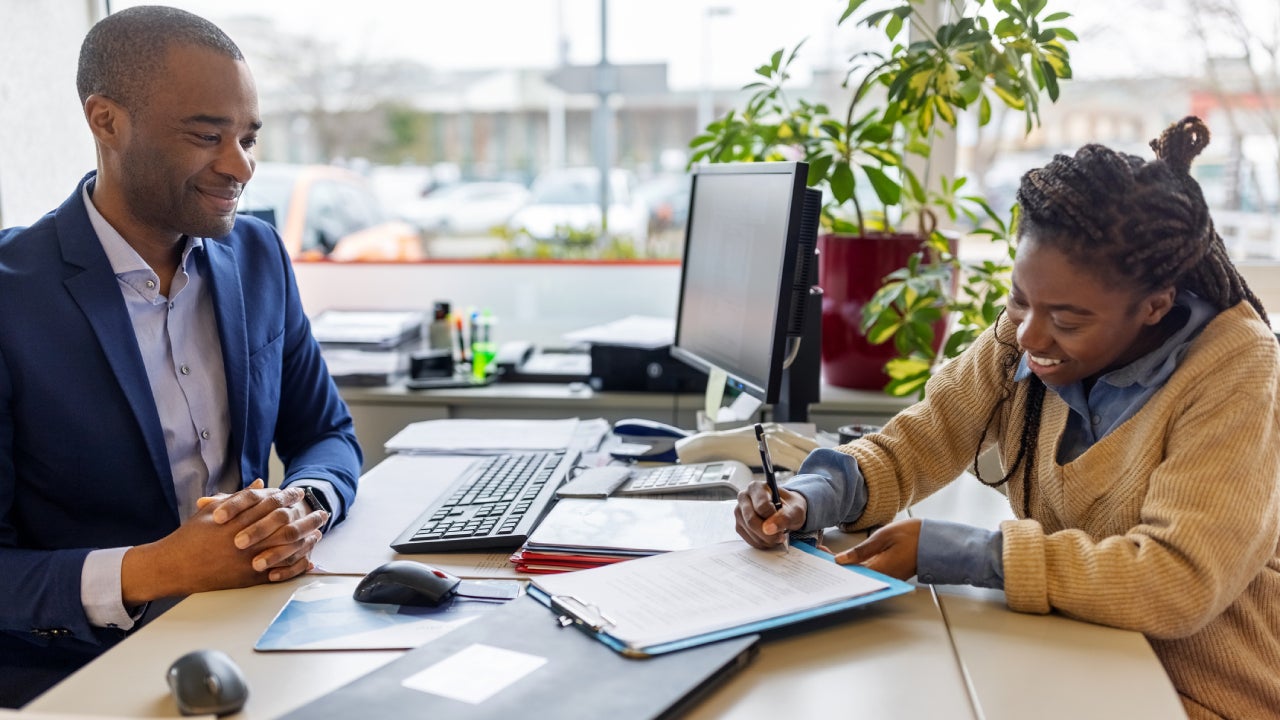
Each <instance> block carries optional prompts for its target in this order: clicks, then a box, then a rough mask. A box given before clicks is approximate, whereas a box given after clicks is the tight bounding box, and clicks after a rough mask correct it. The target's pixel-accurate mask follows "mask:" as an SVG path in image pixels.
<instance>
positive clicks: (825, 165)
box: [808, 155, 831, 187]
mask: <svg viewBox="0 0 1280 720" xmlns="http://www.w3.org/2000/svg"><path fill="white" fill-rule="evenodd" d="M830 169H831V156H830V155H823V156H821V157H816V158H814V159H812V160H810V161H809V179H808V185H809V187H813V186H814V185H817V184H818V183H820V182H822V181H823V180H825V179H826V177H827V171H828V170H830Z"/></svg>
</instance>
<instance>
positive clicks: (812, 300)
mask: <svg viewBox="0 0 1280 720" xmlns="http://www.w3.org/2000/svg"><path fill="white" fill-rule="evenodd" d="M821 387H822V288H820V287H818V286H816V285H814V286H812V287H810V288H809V294H808V296H806V298H805V305H804V327H803V331H802V334H801V336H800V349H799V351H798V352H797V353H796V357H795V359H794V360H792V361H791V364H790V365H789V366H787V367H786V368H784V369H783V371H782V389H781V390H780V391H779V392H778V402H777V403H776V404H774V406H773V412H772V413H771V415H772V417H771V419H772V420H773V421H774V422H783V423H787V422H809V406H810V405H812V404H814V403H816V402H818V398H819V395H820V394H821V392H820V391H821Z"/></svg>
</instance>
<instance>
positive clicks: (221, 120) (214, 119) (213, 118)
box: [182, 115, 262, 132]
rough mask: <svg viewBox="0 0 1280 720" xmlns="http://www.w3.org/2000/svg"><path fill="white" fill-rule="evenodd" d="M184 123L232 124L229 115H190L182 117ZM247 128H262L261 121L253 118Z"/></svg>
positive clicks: (220, 125) (218, 125) (254, 129)
mask: <svg viewBox="0 0 1280 720" xmlns="http://www.w3.org/2000/svg"><path fill="white" fill-rule="evenodd" d="M182 123H183V124H184V125H213V126H215V127H228V126H230V125H231V124H232V120H231V118H229V117H222V116H220V115H190V116H187V117H185V118H183V119H182ZM249 129H250V130H252V131H254V132H257V131H259V130H261V129H262V121H261V120H254V121H253V122H251V123H249Z"/></svg>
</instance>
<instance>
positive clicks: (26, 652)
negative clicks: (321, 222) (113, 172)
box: [0, 173, 361, 675]
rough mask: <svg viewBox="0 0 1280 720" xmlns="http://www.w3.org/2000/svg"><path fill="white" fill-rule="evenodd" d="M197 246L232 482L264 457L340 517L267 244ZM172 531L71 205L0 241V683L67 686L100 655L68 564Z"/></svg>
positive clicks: (262, 465)
mask: <svg viewBox="0 0 1280 720" xmlns="http://www.w3.org/2000/svg"><path fill="white" fill-rule="evenodd" d="M93 177H94V174H93V173H90V174H89V175H88V176H86V177H85V179H84V180H82V181H81V186H83V184H84V183H85V182H87V181H89V180H91V179H92V178H93ZM204 247H205V250H204V252H203V253H199V252H197V253H193V255H192V257H194V258H196V261H197V262H199V263H202V268H201V269H202V271H207V273H208V274H207V277H208V278H209V280H208V282H209V285H210V288H211V292H212V296H213V304H214V311H215V313H216V315H217V325H218V335H219V337H220V339H221V341H222V354H223V362H224V364H225V367H226V375H227V395H228V397H227V400H228V404H229V409H230V415H231V434H230V448H229V455H228V457H229V458H238V459H239V462H240V473H241V477H243V478H244V480H245V482H246V483H248V482H251V481H252V480H253V479H254V478H258V477H261V478H264V479H266V478H267V458H268V455H269V453H270V449H271V445H272V442H274V443H275V445H276V452H277V454H278V455H279V456H280V459H281V460H282V461H283V462H284V465H285V467H286V468H287V470H286V472H285V474H286V477H285V478H284V481H283V482H284V484H288V483H289V482H291V481H293V480H295V479H298V478H303V477H305V478H318V479H323V480H328V481H329V482H331V483H332V484H333V487H334V488H335V489H336V490H337V491H338V492H339V493H340V494H341V495H342V499H343V501H344V505H345V506H347V507H349V506H350V505H351V503H352V502H353V501H354V500H355V492H356V480H357V478H358V477H359V474H360V463H361V454H360V449H359V447H358V446H357V444H356V439H355V434H354V432H353V429H352V423H351V415H350V413H349V412H348V410H347V407H346V404H345V403H344V402H343V401H342V398H341V397H340V396H339V395H338V391H337V388H336V387H335V386H334V384H333V381H332V380H331V378H330V376H329V373H328V369H327V368H326V367H325V364H324V361H323V360H322V359H321V356H320V348H319V346H318V345H317V344H316V342H315V340H314V339H313V338H312V336H311V329H310V324H309V323H308V321H307V318H306V315H304V314H303V311H302V305H301V301H300V299H299V296H298V289H297V286H296V283H295V280H294V275H293V270H292V268H291V266H290V264H289V258H288V255H287V253H286V252H285V249H284V246H283V245H282V243H281V242H280V238H279V236H278V235H277V234H276V233H275V231H274V230H273V229H272V228H271V227H270V226H269V225H266V224H265V223H262V222H260V221H258V220H255V219H253V218H248V217H241V218H240V219H239V220H238V221H237V222H236V225H235V228H234V229H233V230H232V231H231V234H230V235H229V236H228V237H226V238H224V239H221V240H213V241H207V242H206V243H205V245H204ZM232 461H233V462H234V460H232ZM179 523H180V519H179V517H178V508H177V503H176V500H175V498H174V490H173V478H172V475H171V473H170V469H169V458H168V454H167V452H166V450H165V443H164V435H163V430H162V429H161V426H160V419H159V415H158V414H157V411H156V406H155V401H154V400H153V398H152V394H151V387H150V385H149V383H148V380H147V373H146V369H145V368H144V366H143V363H142V356H141V354H140V352H139V350H138V344H137V341H136V339H135V337H134V333H133V325H132V323H131V321H130V319H129V313H128V310H127V309H126V308H125V303H124V299H123V297H122V296H121V292H120V287H119V285H118V283H117V280H116V277H115V274H114V272H113V271H112V269H111V265H110V263H109V262H108V261H107V256H106V253H105V252H104V251H103V249H102V245H101V243H100V242H99V240H98V237H97V235H96V233H95V232H94V230H93V227H92V226H91V225H90V223H89V216H88V213H87V212H86V211H85V208H84V203H83V201H82V199H81V191H80V188H77V189H76V192H75V193H73V194H72V195H71V197H70V198H68V199H67V201H66V202H65V203H63V204H62V206H61V207H60V208H58V209H57V210H55V211H54V212H52V213H50V214H48V215H46V216H45V217H43V218H41V219H40V220H39V221H38V222H36V223H35V224H34V225H32V226H31V227H29V228H26V229H21V230H18V231H16V232H8V233H0V578H3V582H0V630H3V631H4V632H3V633H0V675H4V674H6V673H7V671H8V669H9V668H10V667H12V666H21V665H41V664H45V665H48V666H50V667H58V668H64V669H66V670H70V669H73V668H74V667H76V666H78V665H79V664H82V663H83V662H85V661H87V660H88V659H90V658H92V656H94V655H96V654H98V653H99V652H101V651H102V650H104V649H105V647H106V645H107V644H109V643H111V642H113V641H114V640H117V639H118V638H119V636H120V634H121V633H119V632H117V631H110V630H104V629H100V628H93V627H92V626H90V625H89V623H88V620H87V619H86V617H85V613H84V609H83V607H82V605H81V602H80V573H81V566H82V564H83V561H84V558H85V556H86V555H87V554H88V553H89V551H90V550H92V549H95V548H109V547H119V546H127V545H137V544H140V543H147V542H151V541H154V540H157V539H159V538H161V537H163V536H165V535H167V534H169V533H170V532H172V531H173V530H175V529H176V528H177V527H178V525H179ZM192 562H199V559H198V558H192Z"/></svg>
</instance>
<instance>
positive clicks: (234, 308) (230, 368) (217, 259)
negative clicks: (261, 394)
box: [204, 239, 249, 477]
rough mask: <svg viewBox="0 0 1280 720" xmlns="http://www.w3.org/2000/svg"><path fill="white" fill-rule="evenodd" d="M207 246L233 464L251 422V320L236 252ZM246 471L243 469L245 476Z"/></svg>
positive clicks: (212, 243)
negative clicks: (225, 391) (246, 305)
mask: <svg viewBox="0 0 1280 720" xmlns="http://www.w3.org/2000/svg"><path fill="white" fill-rule="evenodd" d="M204 247H205V254H204V256H205V258H206V259H207V263H208V270H209V275H208V277H209V279H210V285H211V290H212V293H213V311H214V315H215V316H216V317H217V319H218V338H219V339H220V340H221V341H222V364H223V368H224V370H225V372H226V374H227V411H228V413H229V414H230V419H231V430H230V435H231V447H229V448H228V449H227V462H232V460H233V459H236V460H239V459H242V458H243V457H244V434H245V428H246V427H248V423H249V330H248V321H247V319H246V316H245V306H244V293H243V292H242V288H241V287H240V272H239V269H238V268H237V266H236V254H235V250H233V249H232V248H231V247H230V246H229V245H227V244H226V243H225V242H220V241H217V240H209V239H206V240H205V241H204ZM244 472H246V470H245V468H243V467H242V468H241V473H242V474H243V473H244ZM245 477H248V476H245Z"/></svg>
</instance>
